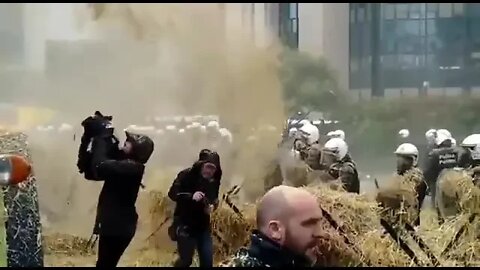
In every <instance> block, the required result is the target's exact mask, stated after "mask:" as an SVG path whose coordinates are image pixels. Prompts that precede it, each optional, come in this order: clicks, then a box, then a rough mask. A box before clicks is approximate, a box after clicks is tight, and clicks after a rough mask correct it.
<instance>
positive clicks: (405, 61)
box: [398, 54, 417, 69]
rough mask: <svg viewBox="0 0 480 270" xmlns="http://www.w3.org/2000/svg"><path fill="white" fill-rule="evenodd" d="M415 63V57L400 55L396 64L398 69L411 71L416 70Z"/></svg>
mask: <svg viewBox="0 0 480 270" xmlns="http://www.w3.org/2000/svg"><path fill="white" fill-rule="evenodd" d="M416 63H417V61H416V55H412V54H400V55H399V56H398V64H399V65H400V69H411V68H416V67H417V65H416Z"/></svg>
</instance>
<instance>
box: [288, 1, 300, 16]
mask: <svg viewBox="0 0 480 270" xmlns="http://www.w3.org/2000/svg"><path fill="white" fill-rule="evenodd" d="M289 5H290V8H289V13H290V14H289V15H290V19H297V14H298V13H297V6H298V3H290V4H289Z"/></svg>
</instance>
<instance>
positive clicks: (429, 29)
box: [426, 20, 437, 35]
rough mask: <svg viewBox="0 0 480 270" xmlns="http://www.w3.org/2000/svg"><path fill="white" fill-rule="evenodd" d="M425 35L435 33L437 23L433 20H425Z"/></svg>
mask: <svg viewBox="0 0 480 270" xmlns="http://www.w3.org/2000/svg"><path fill="white" fill-rule="evenodd" d="M426 33H427V35H436V34H437V23H436V21H435V20H427V32H426Z"/></svg>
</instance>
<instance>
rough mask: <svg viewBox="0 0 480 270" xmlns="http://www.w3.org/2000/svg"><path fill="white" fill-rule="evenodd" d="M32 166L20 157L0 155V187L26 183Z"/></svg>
mask: <svg viewBox="0 0 480 270" xmlns="http://www.w3.org/2000/svg"><path fill="white" fill-rule="evenodd" d="M31 172H32V165H31V164H30V162H28V160H27V159H26V158H24V157H23V156H21V155H12V154H5V155H0V185H2V186H5V185H16V184H18V183H21V182H24V181H26V180H27V179H28V178H29V176H30V174H31Z"/></svg>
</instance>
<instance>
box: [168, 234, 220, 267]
mask: <svg viewBox="0 0 480 270" xmlns="http://www.w3.org/2000/svg"><path fill="white" fill-rule="evenodd" d="M195 249H196V250H197V253H198V258H199V261H200V267H213V242H212V235H211V232H210V231H208V230H207V231H203V232H200V233H195V234H192V235H179V236H178V238H177V251H178V256H179V258H178V259H177V260H176V261H175V263H174V265H173V266H174V267H190V265H191V264H192V260H193V254H194V253H195Z"/></svg>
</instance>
